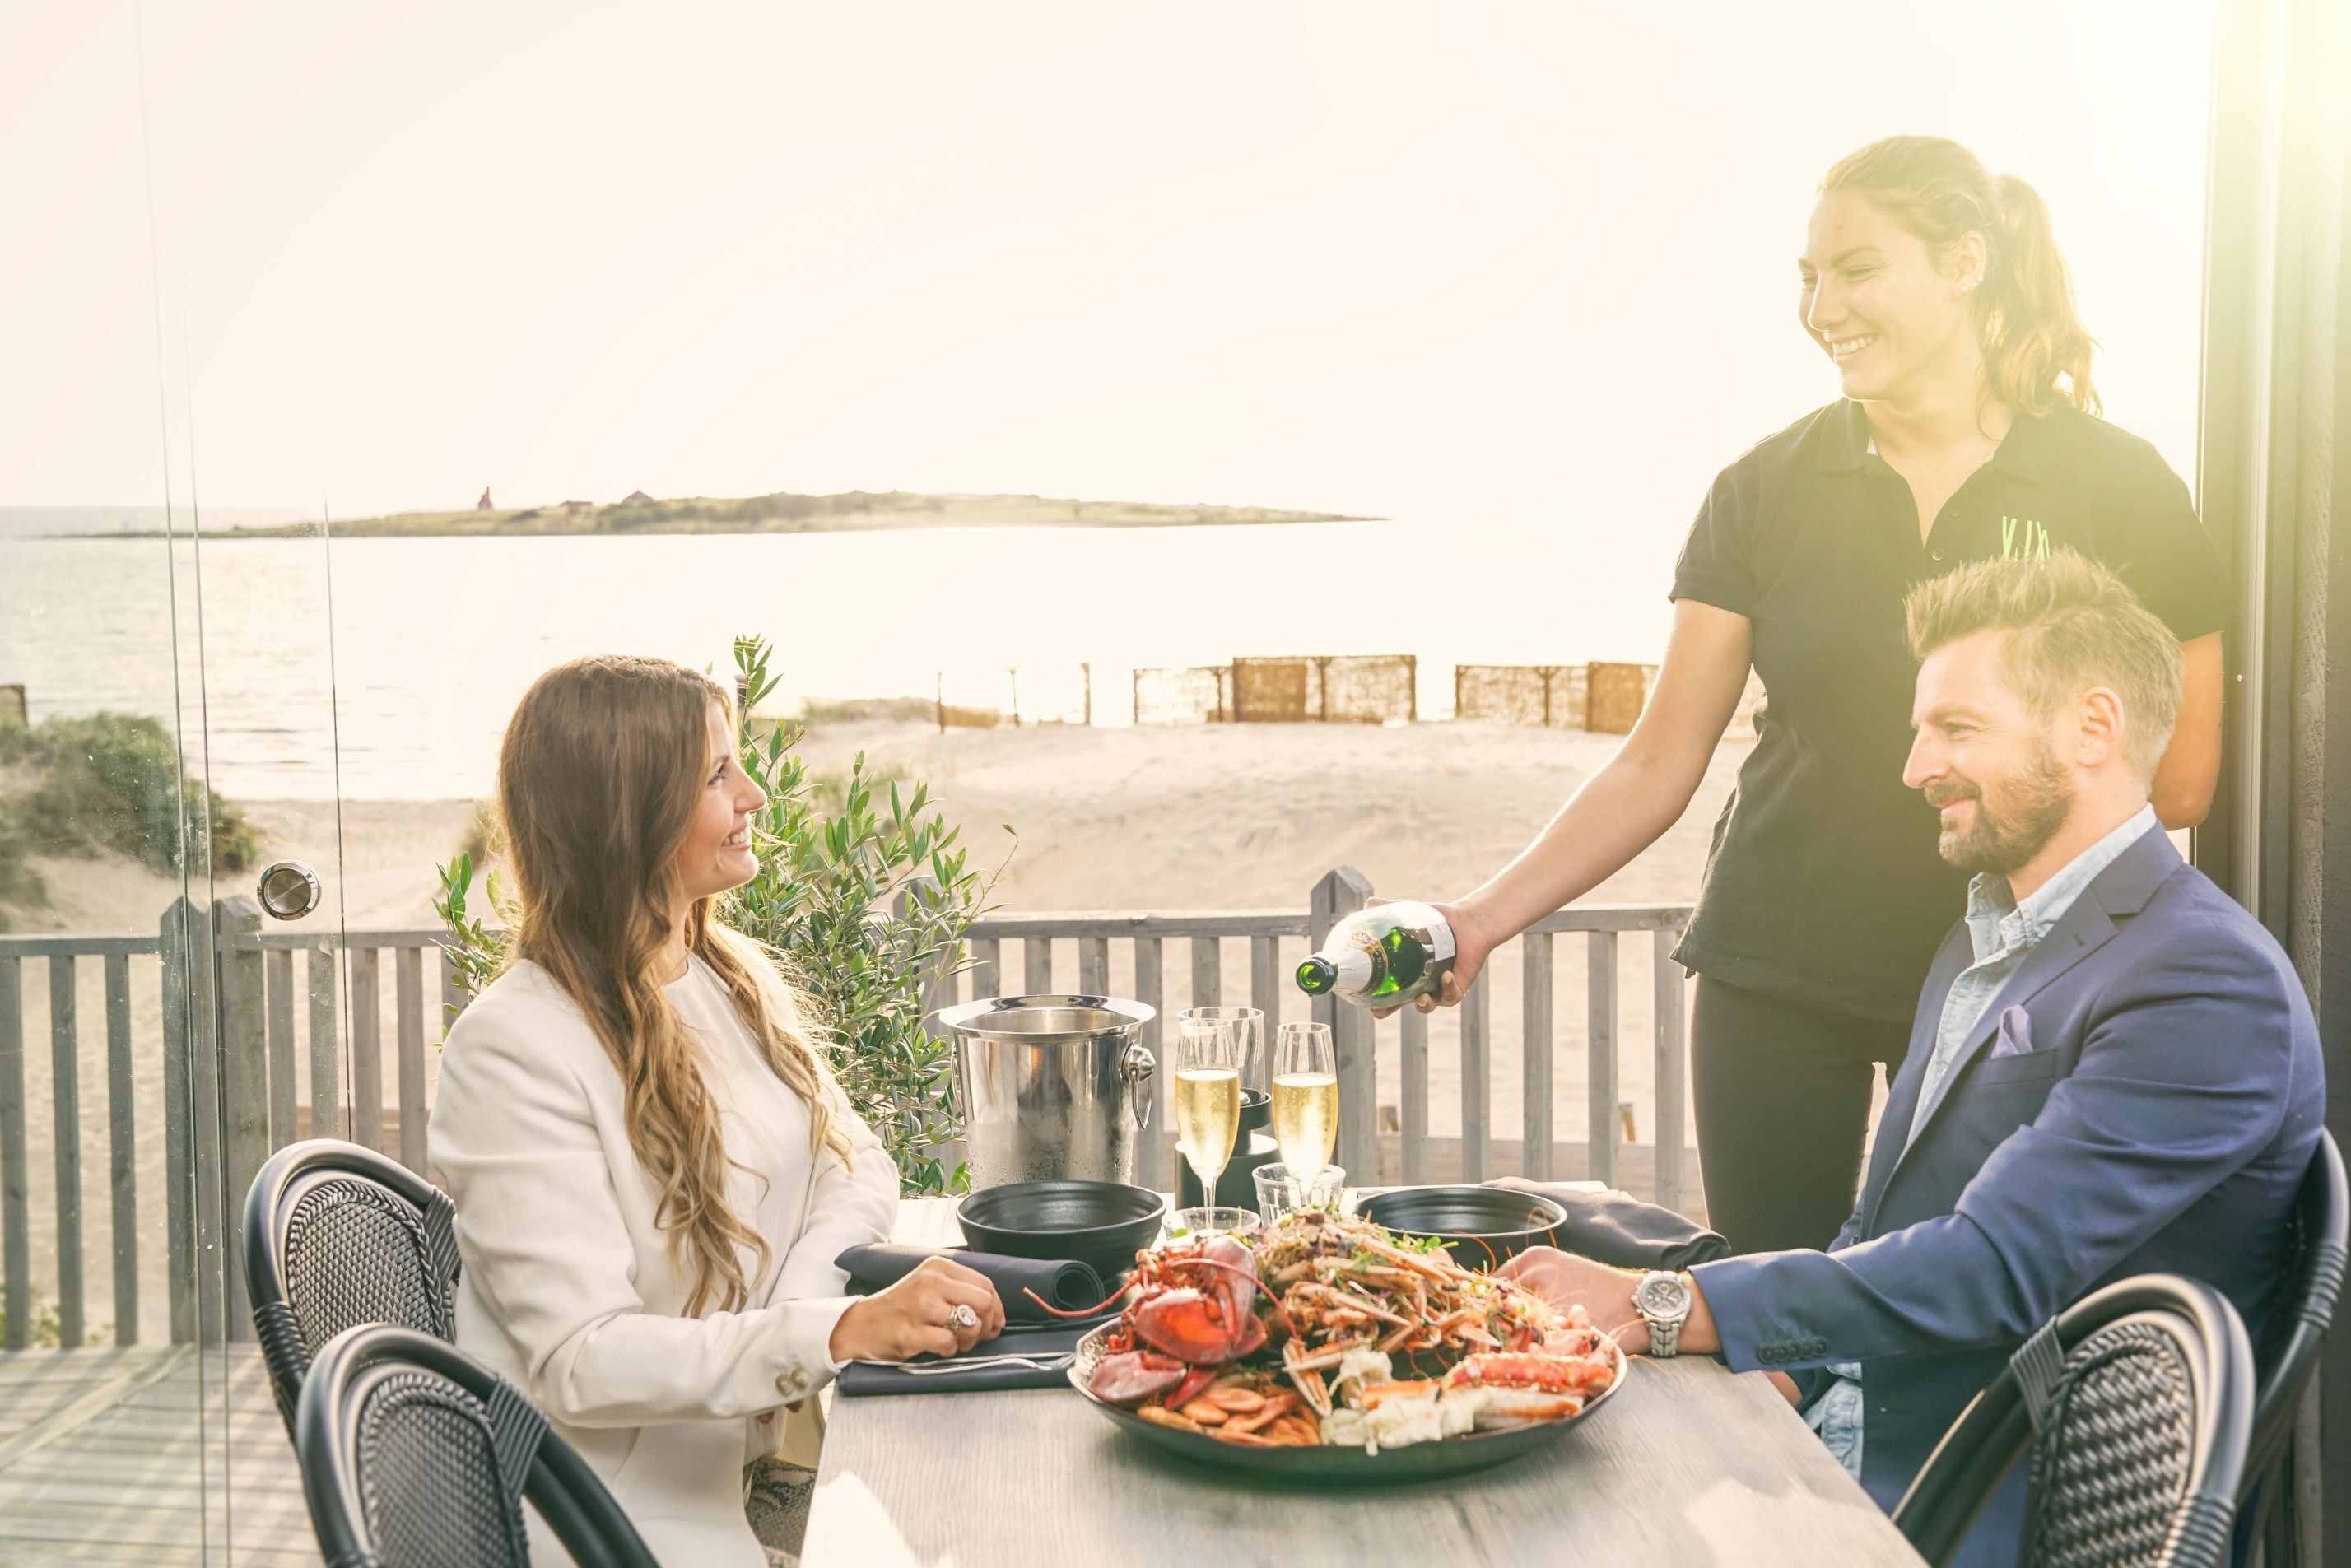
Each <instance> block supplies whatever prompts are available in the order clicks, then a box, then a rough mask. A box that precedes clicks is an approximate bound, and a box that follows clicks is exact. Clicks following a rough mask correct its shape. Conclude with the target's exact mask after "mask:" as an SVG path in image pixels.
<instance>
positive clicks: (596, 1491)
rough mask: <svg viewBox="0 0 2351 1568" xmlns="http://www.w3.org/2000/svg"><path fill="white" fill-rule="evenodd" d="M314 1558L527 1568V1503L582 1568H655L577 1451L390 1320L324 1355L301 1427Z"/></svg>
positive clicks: (342, 1562)
mask: <svg viewBox="0 0 2351 1568" xmlns="http://www.w3.org/2000/svg"><path fill="white" fill-rule="evenodd" d="M294 1450H295V1452H296V1453H297V1454H298V1456H300V1458H301V1461H302V1491H303V1496H304V1499H305V1500H307V1501H308V1504H309V1508H310V1523H311V1526H312V1528H313V1529H314V1530H315V1531H317V1532H318V1537H319V1552H321V1554H323V1555H324V1556H325V1558H326V1560H327V1562H328V1563H330V1564H335V1565H338V1568H358V1565H361V1564H364V1565H366V1568H528V1564H529V1563H530V1545H529V1540H528V1530H527V1528H526V1526H525V1524H524V1522H523V1510H522V1504H523V1501H524V1500H526V1499H527V1500H528V1501H529V1503H530V1505H531V1506H532V1507H533V1508H534V1509H536V1510H538V1515H539V1517H540V1518H541V1519H542V1520H544V1521H546V1522H547V1525H548V1528H549V1530H551V1531H554V1533H555V1537H556V1539H557V1540H559V1541H560V1542H562V1543H563V1547H564V1550H565V1551H567V1552H569V1553H570V1554H571V1559H572V1561H573V1562H574V1563H578V1564H579V1565H580V1568H655V1564H654V1562H653V1553H652V1552H650V1551H648V1550H647V1549H646V1547H645V1543H644V1541H643V1538H641V1537H640V1536H639V1535H638V1534H637V1531H636V1527H635V1526H634V1525H632V1524H631V1523H630V1522H629V1517H628V1515H627V1514H626V1513H624V1512H622V1510H621V1505H620V1504H619V1503H618V1502H616V1501H614V1500H613V1499H612V1494H611V1492H610V1491H609V1490H606V1489H605V1486H604V1483H603V1482H602V1481H601V1480H600V1479H597V1476H596V1472H595V1471H594V1470H592V1469H589V1467H588V1462H587V1461H586V1460H585V1459H582V1458H580V1454H579V1451H578V1450H576V1449H575V1448H572V1447H571V1445H570V1444H569V1443H567V1442H565V1441H564V1440H563V1439H562V1437H559V1436H558V1435H557V1434H556V1433H554V1432H553V1431H550V1430H549V1427H548V1425H547V1418H546V1417H545V1416H541V1415H540V1414H539V1413H538V1408H537V1407H536V1406H533V1405H532V1404H531V1403H530V1401H529V1400H528V1399H526V1398H524V1397H523V1396H522V1395H521V1393H520V1392H519V1391H517V1389H516V1388H515V1386H514V1385H512V1384H510V1383H508V1382H507V1381H506V1380H505V1379H504V1378H502V1377H499V1376H497V1375H496V1374H494V1373H492V1372H491V1371H490V1370H489V1369H488V1368H486V1367H485V1366H483V1365H481V1364H479V1363H477V1362H475V1360H473V1359H472V1358H471V1357H469V1356H467V1355H466V1354H465V1353H464V1352H462V1351H460V1350H458V1349H457V1348H456V1347H455V1345H451V1344H444V1343H442V1342H441V1341H439V1340H437V1339H433V1338H429V1337H427V1336H426V1335H423V1334H420V1333H413V1332H411V1331H410V1330H407V1329H400V1328H392V1327H390V1326H388V1325H385V1324H381V1323H377V1324H369V1325H364V1326H361V1327H359V1328H353V1329H346V1330H345V1331H343V1332H342V1333H339V1334H337V1335H336V1336H335V1337H334V1338H333V1339H332V1340H329V1342H328V1343H326V1344H325V1345H324V1346H322V1347H321V1348H320V1349H319V1356H318V1362H317V1364H316V1365H315V1366H313V1367H312V1369H311V1372H310V1375H309V1378H308V1381H307V1382H306V1383H305V1384H304V1385H303V1388H302V1398H301V1403H300V1405H299V1406H298V1410H297V1414H296V1418H295V1426H294Z"/></svg>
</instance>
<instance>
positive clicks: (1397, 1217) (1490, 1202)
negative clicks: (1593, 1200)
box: [1355, 1186, 1567, 1269]
mask: <svg viewBox="0 0 2351 1568" xmlns="http://www.w3.org/2000/svg"><path fill="white" fill-rule="evenodd" d="M1355 1212H1356V1213H1357V1214H1358V1215H1360V1216H1362V1217H1363V1218H1365V1219H1368V1220H1370V1221H1371V1222H1372V1223H1373V1224H1374V1225H1384V1226H1386V1227H1387V1228H1389V1229H1390V1230H1397V1231H1402V1232H1403V1233H1404V1234H1405V1235H1407V1236H1434V1237H1436V1238H1437V1239H1438V1240H1440V1241H1442V1242H1444V1243H1445V1245H1446V1247H1447V1249H1450V1250H1451V1252H1452V1253H1453V1260H1454V1261H1455V1262H1457V1263H1458V1264H1460V1265H1461V1266H1462V1267H1463V1268H1465V1269H1490V1268H1492V1267H1494V1266H1495V1265H1496V1264H1498V1263H1500V1262H1502V1261H1504V1260H1507V1259H1509V1258H1510V1257H1512V1256H1514V1255H1515V1254H1517V1253H1520V1252H1523V1251H1525V1250H1526V1249H1528V1248H1530V1247H1548V1246H1552V1245H1554V1237H1553V1232H1554V1231H1555V1230H1556V1229H1557V1228H1558V1227H1560V1226H1561V1225H1562V1224H1564V1223H1565V1222H1566V1220H1567V1210H1566V1209H1564V1208H1562V1207H1560V1206H1559V1205H1558V1204H1557V1203H1554V1202H1553V1201H1552V1200H1551V1199H1550V1198H1547V1197H1543V1196H1542V1195H1541V1193H1533V1192H1520V1191H1517V1190H1515V1189H1513V1188H1510V1187H1506V1186H1407V1187H1399V1188H1397V1189H1396V1190H1395V1191H1394V1192H1383V1193H1376V1194H1374V1195H1373V1196H1372V1197H1367V1198H1364V1200H1363V1201H1362V1202H1361V1203H1359V1204H1357V1205H1356V1206H1355Z"/></svg>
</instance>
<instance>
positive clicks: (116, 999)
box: [0, 11, 285, 1562]
mask: <svg viewBox="0 0 2351 1568" xmlns="http://www.w3.org/2000/svg"><path fill="white" fill-rule="evenodd" d="M35 30H36V31H37V32H38V33H39V35H40V36H39V37H38V38H37V39H35V40H32V41H31V43H30V44H28V45H27V46H26V47H24V48H22V49H20V48H19V47H17V44H16V40H15V38H14V35H13V30H12V33H11V36H10V37H7V38H0V54H5V55H7V56H8V57H35V56H36V55H37V57H39V58H41V59H42V60H43V62H44V65H43V69H42V71H40V72H38V73H36V76H35V77H34V78H27V79H26V81H25V82H22V83H20V84H18V88H17V89H16V90H14V91H12V92H11V93H10V94H9V95H7V97H6V98H5V100H0V203H5V205H6V206H7V208H8V209H9V210H10V211H11V212H12V213H15V214H20V216H21V218H22V220H23V226H22V227H21V228H19V229H17V230H16V233H18V234H19V235H37V243H31V244H12V245H11V246H9V247H8V248H7V252H6V254H5V258H0V341H5V342H6V343H7V344H8V345H9V348H8V352H7V354H6V355H5V358H0V367H5V368H0V558H5V570H0V1561H11V1562H13V1561H16V1560H17V1559H18V1558H19V1556H22V1557H23V1558H24V1560H26V1561H48V1560H50V1559H51V1557H52V1555H53V1554H65V1555H73V1554H76V1553H78V1552H84V1551H89V1550H93V1549H95V1550H98V1551H100V1552H105V1551H108V1550H110V1549H112V1550H115V1551H118V1552H119V1551H120V1549H123V1548H130V1549H132V1550H133V1551H134V1552H135V1550H136V1549H137V1548H139V1547H141V1546H151V1545H152V1546H160V1547H167V1548H170V1549H172V1550H175V1551H177V1552H183V1553H184V1552H188V1551H189V1549H191V1548H193V1549H194V1551H195V1555H196V1557H197V1559H198V1560H202V1561H209V1560H214V1559H216V1558H217V1559H220V1560H225V1545H226V1542H227V1540H228V1533H227V1532H228V1521H229V1514H230V1510H229V1506H228V1504H229V1497H230V1492H229V1486H228V1475H229V1469H230V1463H229V1460H230V1447H231V1443H232V1441H233V1438H234V1434H235V1431H236V1430H237V1427H236V1424H235V1423H232V1422H230V1421H228V1420H226V1419H225V1415H226V1413H227V1411H228V1409H229V1405H228V1403H227V1400H228V1397H229V1396H230V1394H231V1392H232V1390H233V1385H234V1381H235V1380H234V1379H233V1378H232V1377H230V1376H229V1374H231V1373H232V1372H234V1370H235V1360H234V1357H233V1356H232V1354H230V1352H229V1351H228V1350H227V1349H226V1348H225V1347H224V1342H225V1338H226V1337H227V1335H228V1334H229V1333H231V1332H232V1331H233V1330H234V1329H235V1326H236V1325H235V1322H234V1321H233V1320H232V1318H231V1317H230V1315H229V1301H228V1297H227V1291H226V1282H227V1275H226V1272H225V1270H226V1266H227V1255H226V1252H225V1246H224V1242H225V1237H226V1236H227V1235H228V1234H229V1227H230V1226H231V1224H232V1223H233V1218H232V1211H233V1207H234V1206H233V1203H232V1202H231V1199H230V1196H229V1195H228V1193H227V1192H226V1191H225V1186H224V1183H223V1181H222V1178H221V1175H220V1170H219V1166H218V1162H217V1158H216V1153H217V1150H218V1148H219V1146H220V1134H221V1125H222V1124H221V1095H220V1092H219V1091H220V1084H221V1078H220V1072H219V1040H220V1029H219V1010H218V999H219V994H220V993H219V988H218V987H217V986H216V985H215V983H214V978H215V974H216V967H215V957H214V949H213V945H212V943H211V940H210V936H209V934H210V931H211V928H212V925H211V915H212V912H213V906H214V901H215V896H216V891H217V887H216V881H217V878H218V877H219V876H221V875H223V874H228V873H229V868H230V867H232V866H233V865H234V864H235V863H237V862H238V858H239V856H240V855H241V854H243V853H244V852H245V849H246V846H245V843H244V841H243V839H242V837H241V836H240V834H239V833H238V831H237V830H236V827H235V822H234V821H233V819H231V817H230V816H229V815H228V814H227V813H226V812H225V811H216V810H214V809H213V808H212V800H211V797H210V795H209V794H208V789H207V781H208V779H209V776H210V775H209V758H208V755H207V750H206V747H205V746H204V731H203V703H204V688H203V685H202V682H201V679H200V678H199V677H200V674H201V671H200V667H199V665H198V664H197V663H196V660H195V653H196V651H197V649H198V648H199V646H200V642H201V622H200V615H199V612H200V608H201V601H200V599H199V596H198V593H197V588H196V576H195V574H196V571H197V570H198V567H199V564H200V563H199V561H198V559H197V557H196V551H195V549H194V546H193V538H192V527H193V519H192V508H191V506H190V500H191V485H192V449H191V445H190V442H189V439H188V434H189V429H188V417H187V416H188V409H187V398H186V395H185V388H186V384H187V380H186V371H185V366H184V365H183V363H182V362H181V361H182V356H181V354H180V353H178V352H175V351H173V347H174V345H177V346H179V347H181V348H183V347H184V343H185V339H184V337H183V335H182V328H181V325H180V323H178V322H177V321H176V320H173V319H169V318H168V317H167V316H166V313H165V312H164V310H163V304H164V302H165V301H166V300H168V299H171V298H173V294H172V282H173V279H174V269H173V266H172V260H171V258H170V256H168V253H167V248H166V247H165V246H162V244H160V243H159V241H160V240H161V239H162V236H165V235H168V234H169V232H170V223H169V220H168V217H167V216H165V215H163V214H164V211H165V208H164V204H158V203H155V202H154V201H153V200H152V186H151V183H150V179H149V169H148V166H147V162H146V158H145V146H146V143H145V140H144V137H143V135H142V129H143V126H144V123H145V121H144V120H143V119H142V112H143V109H144V107H145V106H143V105H142V102H141V96H142V94H141V72H140V69H139V63H140V62H139V60H138V57H137V51H136V47H135V39H134V37H133V35H132V33H131V28H130V27H129V26H127V25H126V20H125V14H123V13H120V12H107V11H89V12H84V11H63V12H54V13H49V14H47V16H45V17H44V18H43V19H42V21H41V22H40V23H38V24H37V25H36V26H35ZM270 1419H271V1421H272V1423H273V1424H274V1422H275V1416H274V1414H272V1415H271V1416H270ZM249 1425H250V1423H247V1426H249ZM270 1436H271V1437H272V1438H273V1440H274V1441H275V1442H276V1443H277V1445H279V1446H280V1447H281V1448H282V1447H283V1446H284V1442H285V1439H284V1437H283V1436H282V1434H281V1433H277V1432H275V1431H273V1432H272V1433H271V1434H270ZM36 1437H37V1440H33V1439H34V1438H36ZM182 1560H185V1558H184V1557H183V1559H182Z"/></svg>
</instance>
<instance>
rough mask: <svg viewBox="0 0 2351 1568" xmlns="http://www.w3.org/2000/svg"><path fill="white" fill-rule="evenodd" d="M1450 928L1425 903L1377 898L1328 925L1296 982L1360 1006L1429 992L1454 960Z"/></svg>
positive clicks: (1308, 991) (1309, 991) (1389, 1002)
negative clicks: (1328, 931) (1382, 901)
mask: <svg viewBox="0 0 2351 1568" xmlns="http://www.w3.org/2000/svg"><path fill="white" fill-rule="evenodd" d="M1453 954H1454V946H1453V928H1452V927H1451V926H1449V925H1446V924H1445V916H1443V915H1439V914H1438V913H1437V911H1436V910H1435V909H1434V908H1432V907H1430V906H1429V905H1427V904H1378V905H1375V906H1374V907H1373V908H1370V909H1366V910H1363V911H1361V912H1359V913H1357V914H1354V915H1349V916H1348V917H1347V918H1346V919H1344V920H1343V921H1341V922H1340V923H1339V924H1338V925H1334V926H1332V928H1331V939H1330V940H1329V941H1327V942H1325V943H1324V944H1323V945H1322V951H1321V952H1319V953H1317V954H1315V955H1314V956H1312V957H1311V958H1309V959H1307V960H1306V962H1304V963H1303V964H1301V965H1299V966H1298V988H1299V989H1300V990H1301V991H1304V992H1305V993H1306V994H1307V995H1308V996H1311V997H1319V996H1323V995H1325V994H1328V995H1331V996H1335V997H1337V998H1340V999H1341V1000H1343V1001H1350V1002H1353V1003H1354V1004H1355V1005H1356V1006H1357V1007H1363V1008H1392V1007H1395V1006H1397V1005H1398V1004H1400V1003H1404V1002H1408V1001H1410V1000H1412V999H1413V998H1415V997H1424V996H1431V995H1434V994H1435V993H1436V991H1437V987H1438V986H1439V985H1441V984H1442V983H1443V982H1444V979H1445V971H1446V970H1447V968H1448V967H1451V965H1452V963H1453Z"/></svg>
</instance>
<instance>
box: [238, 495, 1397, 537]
mask: <svg viewBox="0 0 2351 1568" xmlns="http://www.w3.org/2000/svg"><path fill="white" fill-rule="evenodd" d="M482 498H483V500H484V501H485V502H486V501H487V500H488V499H489V496H488V493H487V492H486V491H485V492H484V493H483V497H482ZM1374 520H1376V519H1374V518H1369V517H1345V516H1342V515H1341V514H1339V513H1336V512H1284V511H1276V510H1274V509H1273V508H1271V507H1216V506H1207V505H1189V506H1169V505H1163V504H1160V503H1156V502H1150V501H1073V500H1064V499H1061V498H1059V497H1051V496H954V495H943V496H925V495H916V494H914V493H911V492H909V491H904V490H884V491H879V492H876V491H870V490H848V491H844V492H842V493H841V494H840V495H838V496H801V495H796V494H794V493H792V492H790V491H789V490H784V491H778V492H777V493H776V494H775V495H772V496H749V497H743V498H742V499H739V500H725V499H713V498H711V497H704V496H695V497H685V498H684V499H680V500H672V501H660V500H655V499H654V498H653V497H651V496H648V495H646V494H645V493H644V492H643V491H642V490H640V491H638V492H637V493H636V494H634V495H632V496H630V497H627V498H626V499H624V500H620V501H615V502H611V503H610V504H609V505H601V506H600V505H598V504H597V503H596V502H593V501H564V502H560V503H559V504H557V505H555V506H551V507H523V508H521V509H520V510H518V511H509V510H502V509H497V508H493V507H487V506H475V507H470V508H468V509H466V510H465V511H462V512H402V513H399V514H397V515H395V516H392V517H360V518H357V519H355V520H351V521H344V520H340V519H338V520H337V521H336V522H335V523H334V525H333V531H334V533H335V534H336V535H337V537H339V538H357V537H366V536H376V537H392V536H414V535H427V536H439V535H509V534H523V535H528V534H807V533H830V532H839V531H844V530H852V529H869V528H872V529H878V528H1016V527H1040V526H1041V527H1047V528H1193V527H1198V526H1200V525H1203V524H1270V523H1357V522H1371V521H1374ZM317 531H318V525H317V524H316V523H289V524H285V525H283V526H279V527H275V528H225V529H220V530H207V531H206V537H207V538H254V539H261V538H294V537H300V536H307V535H310V534H315V533H316V532H317Z"/></svg>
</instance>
